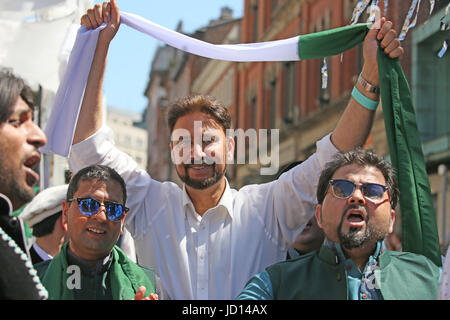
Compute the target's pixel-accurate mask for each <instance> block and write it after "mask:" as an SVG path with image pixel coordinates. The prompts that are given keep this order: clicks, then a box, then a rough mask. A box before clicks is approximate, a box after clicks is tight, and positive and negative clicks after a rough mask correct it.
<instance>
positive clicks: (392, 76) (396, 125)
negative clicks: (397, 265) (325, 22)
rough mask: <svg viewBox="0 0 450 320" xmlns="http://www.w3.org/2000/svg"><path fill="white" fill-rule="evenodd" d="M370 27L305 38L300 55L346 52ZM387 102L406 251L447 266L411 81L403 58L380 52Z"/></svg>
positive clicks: (301, 40) (383, 98)
mask: <svg viewBox="0 0 450 320" xmlns="http://www.w3.org/2000/svg"><path fill="white" fill-rule="evenodd" d="M368 31H369V29H368V25H367V24H355V25H351V26H346V27H342V28H337V29H333V30H327V31H322V32H317V33H313V34H308V35H301V36H300V37H299V57H300V59H301V60H303V59H314V58H322V57H326V56H332V55H336V54H340V53H342V52H344V51H346V50H348V49H351V48H352V47H353V46H355V45H357V44H359V43H361V42H363V41H364V38H365V36H366V34H367V32H368ZM378 69H379V78H380V87H381V101H382V106H383V115H384V121H385V126H386V136H387V139H388V144H389V150H390V155H391V161H392V165H393V167H394V168H395V170H396V172H397V180H398V185H399V189H400V208H401V211H402V215H401V217H402V247H403V250H404V251H408V252H413V253H418V254H422V255H424V256H426V257H428V258H429V259H430V260H432V261H433V262H434V263H435V264H436V265H437V266H441V265H442V260H441V254H440V246H439V235H438V232H437V223H436V215H435V212H434V208H433V201H432V196H431V188H430V183H429V180H428V175H427V171H426V166H425V159H424V156H423V152H422V145H421V141H420V137H419V131H418V128H417V123H416V116H415V112H414V107H413V104H412V99H411V92H410V89H409V86H408V81H407V80H406V78H405V75H404V74H403V70H402V67H401V66H400V63H399V62H398V59H390V58H389V57H387V56H386V55H385V54H384V53H383V51H382V50H381V49H380V50H379V53H378Z"/></svg>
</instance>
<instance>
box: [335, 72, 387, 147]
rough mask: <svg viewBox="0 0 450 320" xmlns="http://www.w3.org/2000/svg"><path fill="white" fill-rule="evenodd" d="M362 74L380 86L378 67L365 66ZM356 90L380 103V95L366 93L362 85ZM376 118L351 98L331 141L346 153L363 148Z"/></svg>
mask: <svg viewBox="0 0 450 320" xmlns="http://www.w3.org/2000/svg"><path fill="white" fill-rule="evenodd" d="M361 74H362V77H363V78H364V79H366V80H367V81H368V82H369V83H371V84H373V85H375V86H377V87H378V86H379V80H378V70H377V66H371V65H364V67H363V70H362V72H361ZM356 88H357V89H358V91H359V92H361V93H362V94H363V95H364V96H366V98H368V99H370V100H374V101H378V99H379V95H378V94H375V93H372V92H368V91H365V90H364V88H363V87H362V86H361V84H360V83H357V84H356ZM374 117H375V111H372V110H369V109H367V108H365V107H363V106H362V105H360V104H359V103H358V102H357V101H356V100H355V98H353V97H351V98H350V101H349V103H348V105H347V107H346V109H345V111H344V113H343V115H342V117H341V118H340V120H339V122H338V124H337V126H336V129H335V130H334V132H333V134H332V135H331V141H332V142H333V144H334V145H335V146H336V148H338V149H339V150H340V151H344V152H345V151H349V150H352V149H354V148H356V147H360V146H362V145H363V144H364V142H365V141H366V139H367V137H368V136H369V133H370V130H371V128H372V124H373V120H374Z"/></svg>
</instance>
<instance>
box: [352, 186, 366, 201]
mask: <svg viewBox="0 0 450 320" xmlns="http://www.w3.org/2000/svg"><path fill="white" fill-rule="evenodd" d="M347 201H348V203H349V204H355V203H358V204H365V203H366V198H365V197H364V195H363V193H362V190H361V186H356V187H355V190H354V191H353V193H352V194H351V195H350V197H348V199H347Z"/></svg>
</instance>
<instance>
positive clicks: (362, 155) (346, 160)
mask: <svg viewBox="0 0 450 320" xmlns="http://www.w3.org/2000/svg"><path fill="white" fill-rule="evenodd" d="M351 164H357V165H359V166H361V167H375V168H377V169H378V170H380V171H381V173H382V174H383V176H384V179H385V180H386V186H387V187H388V191H389V195H390V197H391V205H392V208H395V207H396V205H397V201H398V188H397V181H396V178H395V170H394V168H393V167H392V165H391V164H390V163H389V162H387V161H386V160H383V159H382V158H380V157H379V156H378V155H377V154H376V153H375V152H373V151H372V150H364V149H363V148H356V149H354V150H351V151H348V152H340V153H338V154H336V156H335V158H334V160H332V161H330V162H328V163H327V164H326V165H325V168H324V170H323V171H322V173H321V175H320V178H319V184H318V185H317V202H318V203H319V204H322V203H323V200H324V199H325V195H326V193H327V189H328V184H329V182H330V180H331V178H332V177H333V175H334V173H335V172H336V171H337V170H338V169H339V168H341V167H344V166H348V165H351Z"/></svg>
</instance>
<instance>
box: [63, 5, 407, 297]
mask: <svg viewBox="0 0 450 320" xmlns="http://www.w3.org/2000/svg"><path fill="white" fill-rule="evenodd" d="M119 21H120V13H119V8H118V7H117V4H116V3H115V1H114V0H112V1H111V2H110V3H104V4H103V6H100V5H97V6H95V7H94V8H93V9H89V10H88V12H87V14H86V15H84V16H83V17H82V19H81V22H82V24H83V25H85V26H86V27H87V28H88V29H93V28H96V27H98V26H99V25H100V24H102V23H103V22H107V26H106V27H105V28H104V29H103V30H102V31H101V32H100V34H99V39H98V43H97V48H96V51H95V55H94V59H93V62H92V66H91V71H90V73H89V78H88V82H87V86H86V90H85V94H84V98H83V103H82V107H81V111H80V115H79V118H78V123H77V128H76V131H75V136H74V139H73V147H72V153H71V156H70V164H71V169H72V170H73V171H74V172H76V171H78V170H80V169H81V168H82V167H85V166H87V165H90V164H95V163H100V164H103V165H107V166H111V167H113V168H114V169H115V170H116V171H117V172H118V173H119V174H120V175H121V176H122V177H123V178H124V180H125V181H126V185H127V189H128V193H129V194H130V199H129V202H128V205H129V207H130V208H131V210H130V212H129V214H128V216H127V218H126V221H125V223H126V227H127V229H128V230H129V231H130V233H131V235H132V236H133V238H134V239H135V242H136V251H137V256H138V262H139V263H140V264H142V265H144V266H148V267H152V268H154V269H155V270H157V273H158V274H159V275H160V277H161V280H162V282H163V285H164V287H165V288H166V289H167V291H168V292H169V295H170V296H171V297H172V298H173V299H232V298H235V297H236V296H237V294H238V293H239V292H240V291H241V290H242V289H243V287H244V285H245V283H246V282H247V280H248V279H249V278H250V277H251V276H252V275H254V274H256V273H258V272H261V271H262V270H264V268H265V267H267V266H269V265H271V264H273V263H275V262H278V261H281V260H284V259H285V258H286V252H287V249H288V247H289V246H290V245H291V244H292V243H293V242H294V240H295V239H296V238H297V236H298V235H299V234H300V233H301V231H302V228H303V226H304V224H306V223H307V222H308V220H309V219H310V218H311V217H312V216H313V214H314V209H315V206H316V197H315V190H316V186H317V181H318V178H319V174H320V172H321V170H322V168H323V166H324V165H325V163H327V162H328V161H330V160H331V158H332V156H333V155H334V154H335V153H336V152H338V150H342V151H347V150H350V149H353V148H355V147H357V146H360V145H362V144H363V143H364V141H365V140H366V138H367V136H368V134H369V132H370V128H371V125H372V122H373V117H374V114H375V112H374V111H371V110H368V109H366V108H364V107H362V106H361V105H360V104H359V103H358V102H356V100H355V99H353V98H352V99H351V100H350V102H349V104H348V106H347V109H346V110H345V112H344V114H343V116H342V118H341V119H340V121H339V123H338V125H337V127H336V129H335V131H334V132H333V134H332V135H329V136H326V137H324V138H323V139H322V140H320V141H319V142H318V143H317V152H316V154H314V155H313V156H311V157H310V158H309V159H307V160H306V161H304V162H303V163H302V164H301V165H299V166H297V167H295V168H293V169H292V170H290V171H289V172H286V173H285V174H283V175H282V176H281V177H280V178H279V179H278V180H276V181H274V182H271V183H267V184H262V185H249V186H245V187H243V188H242V189H240V190H239V191H237V190H234V189H231V188H230V186H229V184H228V181H227V179H226V178H225V175H224V173H225V170H226V163H227V160H229V159H230V158H232V157H233V154H234V141H233V139H232V137H227V136H226V134H225V133H226V129H228V128H229V125H230V123H231V119H230V115H229V113H228V111H227V108H225V107H224V106H223V105H221V104H220V103H219V102H218V101H216V100H214V99H209V98H205V97H202V96H194V97H188V98H185V99H182V100H180V101H179V102H178V103H175V104H174V105H172V106H171V107H170V111H169V127H170V128H171V134H172V141H171V150H172V158H173V159H174V162H175V167H176V170H177V173H178V175H179V176H180V178H181V179H182V180H183V182H184V185H183V188H179V187H178V186H177V185H176V184H174V183H172V182H163V183H161V182H158V181H156V180H153V179H152V178H151V177H150V176H149V175H148V173H147V172H145V171H142V170H138V169H137V166H136V163H135V162H134V161H133V160H132V159H131V158H130V157H128V156H127V155H126V154H124V153H122V152H120V151H119V150H117V149H116V148H115V147H114V145H113V143H112V142H111V141H110V139H109V138H108V134H107V133H106V132H105V130H104V129H102V107H101V105H102V82H103V76H104V71H105V68H106V56H107V52H108V48H109V43H110V41H111V40H112V39H113V38H114V36H115V34H116V32H117V30H118V28H119ZM377 38H378V39H379V40H382V41H381V45H382V46H383V47H384V48H386V49H385V52H386V53H387V54H389V56H390V57H392V58H395V57H398V56H400V55H401V54H402V52H403V49H402V48H401V47H400V44H399V42H398V41H396V39H395V38H396V33H395V31H394V30H393V29H392V23H391V22H385V20H384V19H382V25H381V29H380V30H376V29H373V30H371V31H370V32H369V33H368V35H367V37H366V40H365V43H364V57H365V61H366V63H365V65H364V67H363V70H362V76H363V77H364V79H366V81H367V82H369V83H371V84H372V86H378V85H379V83H378V67H377V61H376V55H377V49H378V44H377ZM357 88H358V89H359V90H360V91H361V92H364V95H365V96H366V97H367V98H368V99H372V100H378V98H379V97H378V94H376V93H373V92H368V91H364V87H362V85H361V84H360V83H358V84H357ZM198 121H201V126H200V130H201V134H202V136H203V138H204V137H205V136H207V137H208V139H201V141H200V143H199V142H198V141H195V140H196V139H195V134H196V132H195V130H196V123H199V122H198ZM349 128H351V130H350V132H349ZM197 129H198V126H197ZM189 137H191V139H190V140H189ZM192 137H194V138H193V139H192ZM186 143H187V144H186ZM202 159H203V161H199V160H202ZM211 159H213V160H214V161H213V163H211V161H210V160H211ZM208 160H209V161H208ZM197 162H199V163H197Z"/></svg>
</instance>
